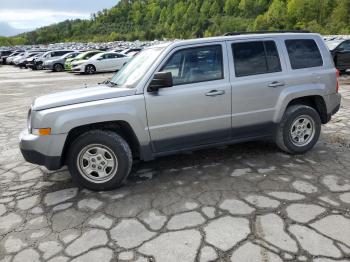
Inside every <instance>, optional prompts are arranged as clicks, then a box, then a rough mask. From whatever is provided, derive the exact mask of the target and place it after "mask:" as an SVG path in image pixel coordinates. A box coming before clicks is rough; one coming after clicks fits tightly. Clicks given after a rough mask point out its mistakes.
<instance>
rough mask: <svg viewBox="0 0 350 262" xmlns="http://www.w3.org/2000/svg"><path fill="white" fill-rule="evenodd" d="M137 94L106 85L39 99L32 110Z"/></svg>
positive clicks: (130, 90)
mask: <svg viewBox="0 0 350 262" xmlns="http://www.w3.org/2000/svg"><path fill="white" fill-rule="evenodd" d="M135 92H136V90H135V89H130V88H123V87H118V88H113V87H109V86H106V85H99V86H95V87H88V88H81V89H76V90H72V91H65V92H59V93H54V94H50V95H45V96H41V97H38V98H37V99H35V101H34V103H33V107H32V109H33V110H36V111H39V110H43V109H49V108H55V107H60V106H68V105H73V104H79V103H84V102H91V101H96V100H103V99H110V98H117V97H123V96H130V95H134V94H135Z"/></svg>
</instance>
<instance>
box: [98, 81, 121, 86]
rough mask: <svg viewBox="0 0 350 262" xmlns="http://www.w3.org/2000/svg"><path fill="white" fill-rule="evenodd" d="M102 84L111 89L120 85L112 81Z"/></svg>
mask: <svg viewBox="0 0 350 262" xmlns="http://www.w3.org/2000/svg"><path fill="white" fill-rule="evenodd" d="M100 84H104V85H107V86H110V87H115V86H117V85H118V84H116V83H114V82H112V81H111V80H105V81H103V82H102V83H100Z"/></svg>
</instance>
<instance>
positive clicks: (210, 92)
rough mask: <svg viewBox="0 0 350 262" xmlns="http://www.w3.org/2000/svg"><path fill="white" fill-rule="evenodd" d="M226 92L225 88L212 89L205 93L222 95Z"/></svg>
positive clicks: (207, 94)
mask: <svg viewBox="0 0 350 262" xmlns="http://www.w3.org/2000/svg"><path fill="white" fill-rule="evenodd" d="M223 94H225V91H224V90H211V91H209V92H208V93H205V95H206V96H220V95H223Z"/></svg>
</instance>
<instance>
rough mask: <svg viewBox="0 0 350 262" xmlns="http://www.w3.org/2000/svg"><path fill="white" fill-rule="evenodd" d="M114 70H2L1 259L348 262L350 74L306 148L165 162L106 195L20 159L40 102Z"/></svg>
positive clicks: (263, 145) (140, 168) (252, 149)
mask: <svg viewBox="0 0 350 262" xmlns="http://www.w3.org/2000/svg"><path fill="white" fill-rule="evenodd" d="M110 76H111V74H98V75H94V76H77V75H71V74H68V73H49V72H45V71H29V70H20V69H17V68H13V67H9V66H2V67H0V123H1V125H0V261H1V262H5V261H6V262H10V261H14V262H17V261H21V262H22V261H26V262H28V261H50V262H65V261H75V262H76V261H84V262H86V261H94V262H95V261H99V262H104V261H138V262H144V261H157V262H158V261H160V262H172V261H176V262H178V261H180V262H187V261H188V262H190V261H234V262H244V261H252V262H259V261H263V262H274V261H315V262H331V261H350V114H349V113H350V75H348V76H343V77H342V79H341V87H340V91H341V93H342V95H343V103H342V107H341V110H340V111H339V113H338V114H337V115H336V116H335V117H334V118H333V120H332V121H331V122H330V123H329V124H327V125H326V126H323V128H322V135H321V139H320V141H319V142H318V144H317V145H316V146H315V148H314V149H313V150H312V151H310V152H308V153H307V154H305V155H299V156H291V155H288V154H284V153H282V152H280V151H279V150H278V149H277V147H276V146H274V144H273V143H271V142H268V141H265V142H254V143H244V144H238V145H233V146H227V147H220V148H213V149H209V150H201V151H197V152H194V153H186V154H181V155H177V156H169V157H163V158H160V159H158V160H156V161H152V162H148V163H136V164H135V166H134V168H133V171H132V174H131V175H130V177H129V179H128V181H127V184H126V185H125V186H124V187H123V188H120V189H118V190H114V191H109V192H91V191H89V190H86V189H82V188H79V187H78V186H77V185H75V184H73V183H72V181H71V179H70V176H69V174H68V172H67V170H66V169H65V168H64V169H62V170H60V171H57V172H48V171H47V170H46V169H45V168H41V167H38V166H35V165H32V164H28V163H26V162H24V160H23V158H22V156H21V155H20V152H19V149H18V134H19V133H20V131H21V130H22V129H24V128H25V126H26V114H27V110H28V108H29V105H30V104H31V102H32V100H33V99H34V98H35V97H36V96H39V95H42V94H45V93H51V92H54V91H60V90H69V89H74V88H78V87H82V86H85V85H88V86H89V85H94V84H97V83H98V82H102V81H103V80H104V79H106V78H107V77H110Z"/></svg>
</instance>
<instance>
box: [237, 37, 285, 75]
mask: <svg viewBox="0 0 350 262" xmlns="http://www.w3.org/2000/svg"><path fill="white" fill-rule="evenodd" d="M232 53H233V61H234V64H235V73H236V76H237V77H241V76H250V75H259V74H267V73H274V72H281V71H282V68H281V63H280V58H279V56H278V52H277V48H276V44H275V42H274V41H255V42H243V43H235V44H232Z"/></svg>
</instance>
